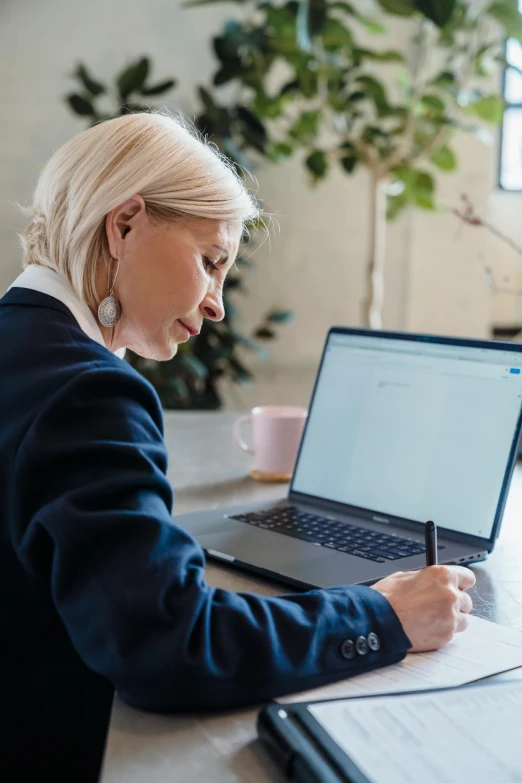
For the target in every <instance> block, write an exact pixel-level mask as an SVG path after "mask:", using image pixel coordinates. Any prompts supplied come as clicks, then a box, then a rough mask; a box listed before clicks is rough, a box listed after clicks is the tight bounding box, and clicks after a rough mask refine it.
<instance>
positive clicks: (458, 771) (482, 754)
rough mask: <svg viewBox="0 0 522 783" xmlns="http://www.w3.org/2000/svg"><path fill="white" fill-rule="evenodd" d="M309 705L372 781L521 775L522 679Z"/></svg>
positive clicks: (428, 782) (491, 780)
mask: <svg viewBox="0 0 522 783" xmlns="http://www.w3.org/2000/svg"><path fill="white" fill-rule="evenodd" d="M308 710H309V712H311V714H312V715H313V716H314V718H315V719H316V720H317V721H318V722H319V723H320V724H321V725H322V726H323V728H324V729H326V731H327V732H328V734H330V735H331V737H332V738H333V739H334V740H335V742H336V743H337V744H338V745H339V747H340V748H341V749H342V750H343V751H344V752H345V753H346V754H347V755H348V756H349V757H350V758H351V759H352V761H353V762H354V763H355V764H356V766H357V767H358V768H359V769H360V771H361V772H362V773H363V774H364V775H365V776H366V777H367V778H368V780H369V781H371V783H420V782H421V781H422V783H462V781H473V783H521V781H522V742H521V741H520V726H521V724H522V682H514V683H505V684H499V685H491V686H487V687H480V688H472V689H465V690H460V689H459V690H456V691H454V690H451V691H446V692H444V693H430V694H417V695H412V696H395V697H391V698H390V697H377V698H374V699H349V700H347V701H334V702H330V703H329V704H328V703H327V704H311V705H310V706H309V707H308Z"/></svg>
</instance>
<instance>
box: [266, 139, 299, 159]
mask: <svg viewBox="0 0 522 783" xmlns="http://www.w3.org/2000/svg"><path fill="white" fill-rule="evenodd" d="M293 151H294V148H293V147H292V146H291V145H290V144H286V143H285V142H275V143H274V144H272V145H271V147H270V148H269V150H268V157H269V158H270V160H271V161H273V163H282V161H284V160H286V159H287V158H289V157H290V155H291V154H292V152H293Z"/></svg>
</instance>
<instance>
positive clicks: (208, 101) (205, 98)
mask: <svg viewBox="0 0 522 783" xmlns="http://www.w3.org/2000/svg"><path fill="white" fill-rule="evenodd" d="M198 92H199V97H200V98H201V102H202V103H203V106H204V107H205V110H206V111H207V112H208V113H209V114H210V115H212V114H214V113H216V112H217V111H218V106H217V105H216V103H215V102H214V99H213V97H212V95H211V94H210V93H209V91H208V90H206V89H205V87H200V88H199V89H198Z"/></svg>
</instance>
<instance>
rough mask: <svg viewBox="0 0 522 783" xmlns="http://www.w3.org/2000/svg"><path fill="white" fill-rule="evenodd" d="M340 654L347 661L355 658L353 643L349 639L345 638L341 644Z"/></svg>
mask: <svg viewBox="0 0 522 783" xmlns="http://www.w3.org/2000/svg"><path fill="white" fill-rule="evenodd" d="M341 655H342V656H343V658H346V660H348V661H351V660H352V658H355V644H354V643H353V642H352V640H351V639H345V640H344V642H343V643H342V644H341Z"/></svg>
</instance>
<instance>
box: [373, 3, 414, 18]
mask: <svg viewBox="0 0 522 783" xmlns="http://www.w3.org/2000/svg"><path fill="white" fill-rule="evenodd" d="M377 1H378V3H379V5H380V6H381V7H382V8H384V10H385V11H387V12H388V13H389V14H394V15H395V16H413V14H414V13H415V11H416V10H417V9H416V8H415V2H414V0H377Z"/></svg>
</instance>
